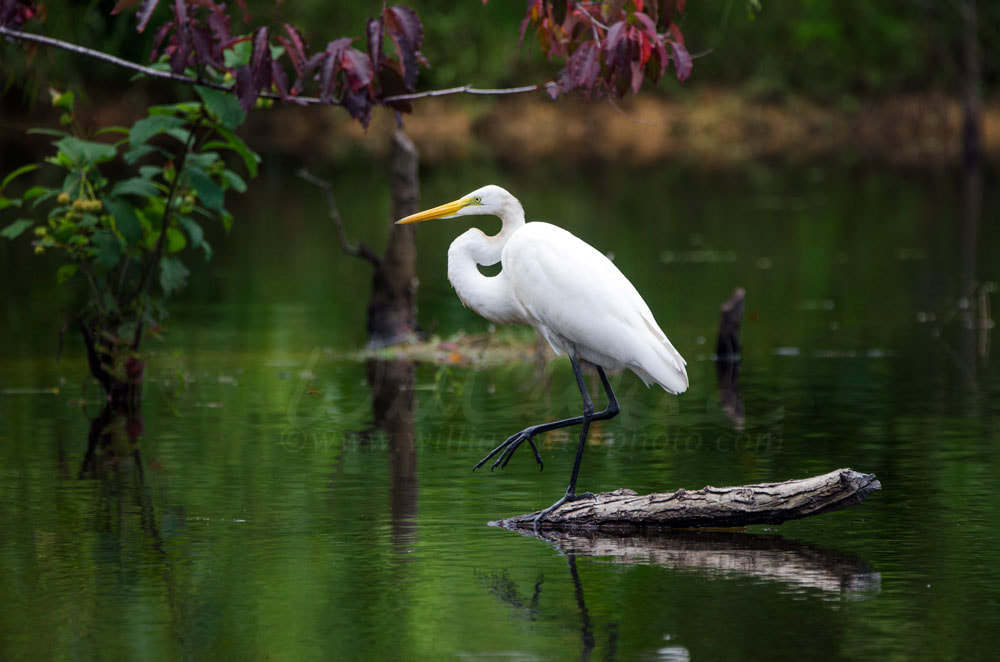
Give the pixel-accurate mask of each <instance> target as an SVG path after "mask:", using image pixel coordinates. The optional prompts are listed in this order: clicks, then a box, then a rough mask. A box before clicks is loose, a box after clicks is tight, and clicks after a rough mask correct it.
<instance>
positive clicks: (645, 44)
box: [639, 33, 659, 66]
mask: <svg viewBox="0 0 1000 662" xmlns="http://www.w3.org/2000/svg"><path fill="white" fill-rule="evenodd" d="M639 40H640V41H639V62H640V63H641V64H642V66H646V62H648V61H649V56H650V54H651V53H652V52H653V44H652V42H651V41H650V39H649V36H648V35H646V34H645V33H640V34H639ZM657 41H659V40H658V39H657Z"/></svg>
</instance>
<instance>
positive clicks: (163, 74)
mask: <svg viewBox="0 0 1000 662" xmlns="http://www.w3.org/2000/svg"><path fill="white" fill-rule="evenodd" d="M0 35H2V36H5V37H8V38H10V39H18V40H20V41H27V42H31V43H35V44H43V45H45V46H51V47H53V48H59V49H62V50H64V51H69V52H70V53H75V54H77V55H83V56H85V57H89V58H93V59H95V60H100V61H102V62H107V63H109V64H113V65H115V66H118V67H122V68H123V69H128V70H130V71H135V72H137V73H140V74H143V75H146V76H149V77H151V78H159V79H162V80H170V81H173V82H175V83H186V84H188V85H201V86H203V87H210V88H213V89H216V90H222V91H224V92H231V93H233V94H235V93H236V90H235V89H234V87H232V86H226V85H223V84H221V83H214V82H210V81H206V80H201V79H199V78H194V77H192V76H184V75H182V74H175V73H173V72H171V71H163V70H161V69H155V68H153V67H147V66H145V65H142V64H137V63H135V62H132V61H130V60H124V59H122V58H120V57H116V56H114V55H111V54H109V53H105V52H103V51H98V50H94V49H93V48H87V47H86V46H80V45H78V44H74V43H71V42H68V41H62V40H61V39H55V38H53V37H46V36H45V35H40V34H34V33H31V32H22V31H20V30H12V29H10V28H5V27H3V26H0ZM553 84H554V83H552V82H548V83H544V84H542V85H523V86H521V87H505V88H496V89H483V88H476V87H472V86H471V85H461V86H459V87H450V88H447V89H442V90H427V91H425V92H413V93H410V94H396V95H393V96H388V97H385V98H383V99H381V100H380V103H383V104H384V103H388V102H390V101H409V100H413V99H424V98H428V97H442V96H448V95H452V94H473V95H487V96H498V95H504V94H523V93H525V92H535V91H537V90H539V89H542V88H545V87H549V86H550V85H553ZM260 96H261V97H264V98H266V99H280V98H281V97H280V95H278V94H274V93H271V92H262V93H261V94H260ZM289 101H291V102H293V103H299V104H306V105H323V106H329V105H339V103H338V102H337V100H336V99H334V100H332V101H330V102H326V101H323V100H322V99H320V98H319V97H306V96H292V97H289Z"/></svg>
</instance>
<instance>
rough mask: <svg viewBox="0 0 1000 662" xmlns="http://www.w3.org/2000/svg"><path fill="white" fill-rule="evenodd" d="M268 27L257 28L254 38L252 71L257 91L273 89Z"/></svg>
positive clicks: (251, 58) (251, 60)
mask: <svg viewBox="0 0 1000 662" xmlns="http://www.w3.org/2000/svg"><path fill="white" fill-rule="evenodd" d="M267 33H268V29H267V27H260V28H257V33H256V34H255V35H254V38H253V53H252V54H251V55H250V71H251V73H252V74H253V84H254V86H255V87H256V88H257V90H258V91H259V90H266V89H268V88H269V87H271V48H270V46H269V45H268V43H267Z"/></svg>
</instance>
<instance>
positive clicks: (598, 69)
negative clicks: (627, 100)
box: [521, 0, 691, 97]
mask: <svg viewBox="0 0 1000 662" xmlns="http://www.w3.org/2000/svg"><path fill="white" fill-rule="evenodd" d="M684 4H685V3H684V0H618V1H617V2H574V1H573V0H531V1H530V2H529V3H528V10H527V12H526V14H525V17H524V21H523V22H522V24H521V39H522V40H523V39H524V35H525V33H526V32H527V29H528V27H529V26H534V28H535V33H536V36H537V38H538V43H539V45H540V46H541V48H542V51H543V52H544V53H545V54H546V55H547V56H548V57H549V58H550V59H561V58H566V66H565V68H563V70H562V71H561V72H560V73H559V76H558V78H557V81H556V85H554V86H550V87H549V94H551V95H552V96H553V97H556V96H558V95H560V94H564V93H566V92H570V91H571V90H582V91H583V92H585V93H586V94H588V95H600V94H604V93H607V92H612V93H614V94H617V95H618V96H623V95H624V94H626V93H627V92H628V91H629V90H631V91H632V92H633V93H637V92H638V91H639V88H640V87H641V86H642V81H643V79H644V77H648V78H650V80H652V81H653V82H654V83H655V82H656V81H658V80H659V79H660V78H661V77H662V76H663V74H664V73H666V70H667V65H668V63H669V61H670V59H671V58H672V59H673V62H674V68H675V69H676V71H677V78H678V79H679V80H682V81H683V80H685V79H686V78H687V77H688V76H690V75H691V55H690V54H689V53H688V51H687V49H686V48H685V47H684V37H683V35H682V34H681V30H680V28H679V27H678V26H677V24H676V23H675V22H674V19H675V18H676V17H677V16H678V15H679V14H680V13H682V12H683V11H684ZM668 46H669V48H670V50H669V53H670V55H668V50H667V47H668Z"/></svg>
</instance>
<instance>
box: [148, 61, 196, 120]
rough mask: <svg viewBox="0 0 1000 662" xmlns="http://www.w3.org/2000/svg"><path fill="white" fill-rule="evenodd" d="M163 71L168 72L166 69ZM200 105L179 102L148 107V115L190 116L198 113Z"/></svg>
mask: <svg viewBox="0 0 1000 662" xmlns="http://www.w3.org/2000/svg"><path fill="white" fill-rule="evenodd" d="M164 71H170V68H169V67H167V68H166V69H164ZM199 106H200V104H199V103H198V102H197V101H181V102H180V103H172V104H169V105H166V106H150V107H149V109H148V110H149V114H150V115H191V114H193V113H195V112H197V111H198V107H199Z"/></svg>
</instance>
